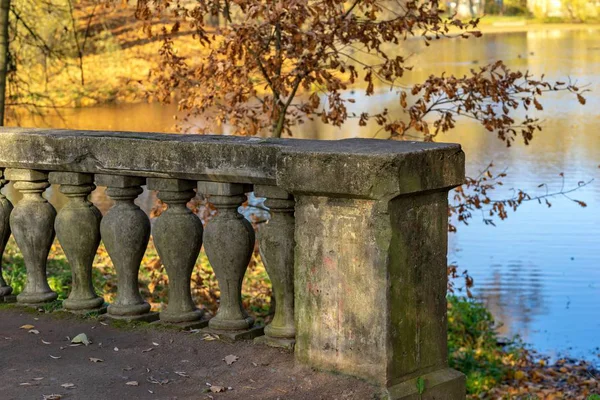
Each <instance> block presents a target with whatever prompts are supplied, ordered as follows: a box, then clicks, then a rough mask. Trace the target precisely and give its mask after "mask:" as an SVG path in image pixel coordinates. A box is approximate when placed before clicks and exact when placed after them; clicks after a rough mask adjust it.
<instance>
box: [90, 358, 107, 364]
mask: <svg viewBox="0 0 600 400" xmlns="http://www.w3.org/2000/svg"><path fill="white" fill-rule="evenodd" d="M90 361H91V362H95V363H101V362H104V360H103V359H101V358H94V357H90Z"/></svg>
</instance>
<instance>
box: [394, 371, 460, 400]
mask: <svg viewBox="0 0 600 400" xmlns="http://www.w3.org/2000/svg"><path fill="white" fill-rule="evenodd" d="M419 378H421V379H422V380H423V382H424V386H425V389H424V391H423V393H419V392H418V390H417V379H419ZM465 392H466V387H465V376H464V375H463V374H461V373H460V372H458V371H455V370H453V369H450V368H446V369H441V370H438V371H435V372H431V373H428V374H425V375H420V376H417V377H414V378H412V379H408V380H406V381H404V382H402V383H399V384H397V385H395V386H392V387H390V388H389V389H388V395H389V399H390V400H456V399H464V398H465Z"/></svg>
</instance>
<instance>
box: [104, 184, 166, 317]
mask: <svg viewBox="0 0 600 400" xmlns="http://www.w3.org/2000/svg"><path fill="white" fill-rule="evenodd" d="M111 179H112V178H107V177H101V179H100V180H99V179H96V182H97V183H98V182H100V183H99V184H101V183H105V182H112V183H113V184H115V186H109V187H108V188H107V189H106V193H107V194H108V196H109V197H110V198H112V199H113V200H114V201H115V205H114V206H113V207H112V208H111V209H110V210H109V211H108V213H107V214H106V215H105V216H104V218H102V222H101V224H100V233H101V236H102V241H103V242H104V244H105V246H106V251H107V252H108V255H109V256H110V258H111V260H112V262H113V264H114V266H115V269H116V270H117V298H116V300H115V302H114V303H113V304H111V305H110V306H109V307H108V314H107V315H108V316H109V317H112V318H119V319H125V320H135V319H140V320H144V321H147V320H149V319H150V320H152V319H155V318H154V317H152V318H150V317H149V312H150V304H148V303H147V302H145V301H144V299H142V296H141V295H140V291H139V289H138V273H139V269H140V263H141V261H142V258H143V257H144V252H145V251H146V247H147V246H148V240H149V239H150V220H149V219H148V216H147V215H146V213H144V212H143V211H142V210H141V209H140V208H139V207H138V206H137V205H136V204H135V203H134V202H133V201H134V200H135V199H136V198H137V196H139V195H140V194H141V193H142V188H141V187H140V186H139V185H138V183H141V182H139V181H137V180H135V179H130V180H129V181H130V182H131V183H130V185H131V186H127V185H126V183H123V182H122V181H120V180H119V179H115V180H114V181H113V180H111Z"/></svg>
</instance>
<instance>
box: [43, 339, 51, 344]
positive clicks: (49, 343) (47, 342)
mask: <svg viewBox="0 0 600 400" xmlns="http://www.w3.org/2000/svg"><path fill="white" fill-rule="evenodd" d="M42 343H44V344H52V342H46V341H45V340H44V339H42Z"/></svg>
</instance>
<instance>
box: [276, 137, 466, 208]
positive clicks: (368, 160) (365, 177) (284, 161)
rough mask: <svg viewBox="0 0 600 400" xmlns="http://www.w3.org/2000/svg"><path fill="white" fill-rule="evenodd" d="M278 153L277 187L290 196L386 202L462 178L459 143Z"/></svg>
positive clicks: (345, 143)
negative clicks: (303, 195)
mask: <svg viewBox="0 0 600 400" xmlns="http://www.w3.org/2000/svg"><path fill="white" fill-rule="evenodd" d="M301 142H303V143H302V144H301V145H298V146H294V147H287V148H285V149H282V150H281V152H280V155H279V157H278V158H277V186H279V187H280V188H282V189H284V190H286V191H288V192H290V193H293V194H296V193H304V194H310V195H315V196H319V195H322V196H328V197H356V198H364V199H388V200H390V199H392V198H394V197H396V196H399V195H403V194H409V193H417V192H421V191H427V190H435V189H441V188H450V187H454V186H457V185H459V184H462V182H463V179H464V153H463V152H462V150H461V149H460V146H459V145H451V144H443V143H423V142H395V141H386V140H371V139H347V140H339V141H336V142H333V143H332V142H322V141H304V140H302V141H301Z"/></svg>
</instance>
